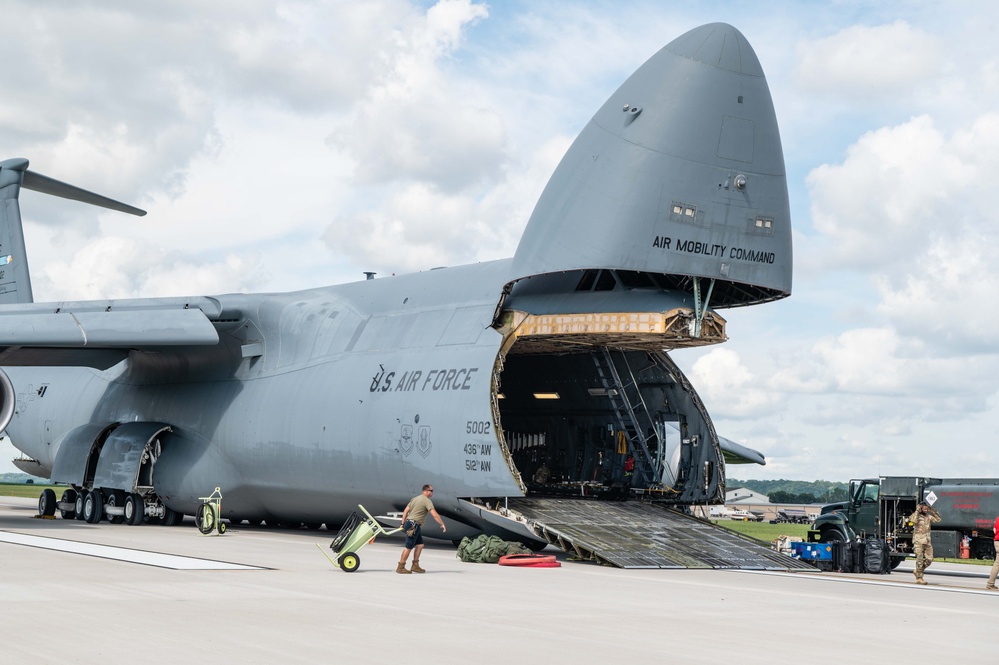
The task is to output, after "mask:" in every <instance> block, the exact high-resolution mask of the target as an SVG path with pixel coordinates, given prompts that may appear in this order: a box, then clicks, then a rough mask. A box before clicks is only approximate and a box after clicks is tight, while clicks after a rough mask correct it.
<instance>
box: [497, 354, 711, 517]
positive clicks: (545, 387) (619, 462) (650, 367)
mask: <svg viewBox="0 0 999 665" xmlns="http://www.w3.org/2000/svg"><path fill="white" fill-rule="evenodd" d="M517 347H518V344H515V345H514V346H513V347H512V348H511V349H510V351H509V353H508V354H507V356H506V358H505V361H504V366H503V370H502V374H501V375H500V380H499V395H498V400H497V402H498V407H499V412H500V420H501V426H502V430H503V433H504V437H505V440H506V444H507V446H508V448H509V450H510V453H511V455H512V458H513V461H514V463H515V465H516V466H517V469H518V470H519V471H520V474H521V477H522V479H523V481H524V483H525V485H526V486H527V489H528V493H529V495H530V496H547V497H555V496H564V497H571V496H585V497H597V498H607V499H623V498H626V497H627V496H628V495H631V494H635V493H648V494H649V495H654V496H656V497H657V498H659V499H662V500H664V501H666V502H669V503H678V504H680V503H684V504H687V503H694V502H701V501H705V500H706V499H707V500H710V499H712V498H714V497H713V495H714V494H715V493H716V492H717V486H718V481H719V480H720V478H719V475H720V474H721V473H723V471H722V469H720V468H719V466H720V465H719V463H718V462H719V460H718V459H717V458H716V454H717V453H716V451H717V445H714V446H712V445H711V438H712V437H714V436H715V435H714V431H713V428H712V427H711V425H710V421H709V420H707V414H706V413H705V412H704V411H703V407H702V406H701V405H700V404H699V400H697V399H696V395H693V394H692V391H688V389H687V388H688V386H689V384H686V379H685V378H683V375H682V373H680V372H679V369H678V368H676V366H675V365H674V364H673V363H672V360H670V359H669V357H668V356H667V355H666V354H665V353H663V352H650V351H626V350H621V349H614V348H608V347H597V348H591V349H589V350H585V351H575V352H564V353H553V352H548V353H534V352H530V350H531V349H530V347H529V346H527V345H525V347H524V348H525V349H526V352H524V351H520V350H519V349H518V348H517ZM519 351H520V352H519ZM722 482H724V481H723V480H722Z"/></svg>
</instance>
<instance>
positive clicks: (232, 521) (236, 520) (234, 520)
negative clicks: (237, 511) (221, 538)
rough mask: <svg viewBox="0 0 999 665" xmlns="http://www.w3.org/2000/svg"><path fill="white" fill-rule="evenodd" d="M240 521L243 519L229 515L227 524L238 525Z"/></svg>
mask: <svg viewBox="0 0 999 665" xmlns="http://www.w3.org/2000/svg"><path fill="white" fill-rule="evenodd" d="M242 523H243V520H241V519H240V518H238V517H230V518H229V526H239V525H240V524H242Z"/></svg>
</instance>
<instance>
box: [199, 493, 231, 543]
mask: <svg viewBox="0 0 999 665" xmlns="http://www.w3.org/2000/svg"><path fill="white" fill-rule="evenodd" d="M198 498H199V499H201V500H202V501H204V503H202V504H201V505H200V506H198V512H197V513H195V515H194V522H195V523H196V524H197V525H198V531H200V532H201V533H203V534H205V535H206V536H207V535H209V534H211V533H212V532H213V531H216V532H217V533H218V534H219V535H220V536H221V535H222V534H223V533H225V522H223V521H222V489H221V488H219V487H216V488H215V491H214V492H212V495H211V496H202V497H198Z"/></svg>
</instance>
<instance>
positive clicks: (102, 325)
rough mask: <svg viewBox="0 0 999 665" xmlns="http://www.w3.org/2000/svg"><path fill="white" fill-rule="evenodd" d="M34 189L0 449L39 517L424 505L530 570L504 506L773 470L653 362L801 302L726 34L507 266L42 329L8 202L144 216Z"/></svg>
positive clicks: (732, 41)
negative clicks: (27, 482) (516, 553)
mask: <svg viewBox="0 0 999 665" xmlns="http://www.w3.org/2000/svg"><path fill="white" fill-rule="evenodd" d="M27 167H28V162H27V160H24V159H9V160H7V161H3V162H0V199H2V204H3V205H2V208H0V211H2V212H0V224H2V229H0V233H2V235H0V256H2V257H3V258H2V259H0V260H2V262H3V263H4V264H5V265H2V266H0V302H2V303H3V304H2V305H0V368H2V371H0V429H4V430H5V431H6V433H7V435H8V436H9V437H10V439H11V441H12V442H13V444H14V445H15V446H16V447H17V448H18V449H20V450H21V451H23V452H24V453H25V455H26V456H27V457H26V458H23V459H21V460H19V461H18V465H19V466H20V468H22V469H23V470H25V471H28V472H30V473H32V474H35V475H38V476H42V477H47V478H50V479H51V480H52V481H56V482H59V483H65V484H66V485H67V486H68V488H67V489H66V490H65V491H64V492H63V493H62V495H61V497H59V498H58V499H57V498H56V496H55V495H54V494H53V493H52V492H51V491H49V492H46V493H45V494H43V496H42V497H41V499H40V501H39V509H40V510H41V511H42V512H43V513H46V514H53V513H54V512H55V511H57V510H58V511H59V512H61V514H62V516H63V517H64V518H73V517H75V518H77V519H85V520H86V521H88V522H98V521H100V520H101V519H102V518H104V517H106V518H107V519H109V520H110V521H111V522H126V523H128V524H140V523H142V522H143V521H147V522H148V521H153V520H158V521H161V522H163V523H166V524H172V523H175V522H177V521H178V520H179V519H182V518H183V516H184V515H185V514H187V515H191V514H195V513H196V511H197V510H198V509H199V506H201V505H202V502H201V499H200V497H205V496H208V495H209V494H211V493H212V491H213V489H214V488H216V487H219V488H221V492H222V493H223V495H224V500H223V501H222V512H223V514H222V515H221V516H219V517H222V518H225V519H228V520H230V521H231V522H235V523H239V522H240V521H242V520H248V521H250V522H251V523H254V522H258V521H262V520H266V521H267V522H268V523H272V522H276V523H284V524H292V525H301V524H304V525H307V526H317V525H321V524H323V523H326V524H327V525H328V526H330V527H332V528H336V526H338V525H339V524H340V523H342V522H343V521H344V520H345V519H346V518H347V517H348V515H349V514H350V513H351V512H352V511H353V510H354V509H355V507H356V506H357V504H358V503H361V504H364V506H365V507H366V508H367V509H368V510H369V511H371V512H372V513H373V514H378V513H383V514H388V513H391V512H393V511H399V510H401V509H402V508H403V506H404V505H405V504H406V502H407V501H408V499H409V498H410V497H411V496H412V495H414V494H415V493H417V492H418V491H419V488H420V486H421V485H422V484H424V483H432V484H433V485H434V488H435V490H436V492H435V497H434V501H435V504H436V507H437V509H438V511H439V513H440V514H441V515H442V516H444V518H445V519H446V520H447V527H448V530H447V534H446V537H448V538H460V537H462V536H463V535H471V534H476V533H480V532H487V533H497V534H501V535H504V536H506V537H508V538H510V539H517V540H523V541H525V542H529V543H531V542H533V544H538V543H539V542H541V544H543V542H542V538H541V537H540V536H538V534H537V533H536V532H534V531H531V529H530V528H528V527H527V526H525V525H524V522H523V521H518V520H516V519H514V518H512V517H511V516H510V513H509V511H506V510H504V508H505V507H506V506H507V502H508V501H513V500H518V501H521V502H522V503H521V505H523V501H525V500H527V501H529V500H531V499H532V498H536V497H556V498H559V497H562V498H572V497H580V498H587V497H589V498H618V499H620V498H626V497H629V496H631V497H634V496H642V497H644V498H647V499H653V500H656V501H660V502H663V503H665V504H668V505H674V506H686V505H690V504H695V503H699V504H704V503H721V502H722V501H723V499H724V484H725V469H724V460H725V457H726V456H728V457H729V458H730V459H731V460H737V459H738V460H743V461H753V462H758V463H762V462H763V457H762V455H760V454H759V453H757V452H756V451H753V450H750V449H748V448H744V447H742V446H739V445H738V444H735V443H733V442H730V441H727V440H725V439H722V438H720V437H719V436H718V435H717V434H716V432H715V430H714V427H713V425H712V422H711V419H710V417H709V415H708V413H707V411H706V410H705V408H704V406H703V404H702V403H701V401H700V399H699V398H698V396H697V393H696V392H695V390H694V387H693V386H692V385H691V383H690V382H689V381H688V379H687V378H686V377H685V376H684V374H683V373H682V372H681V371H680V369H679V368H678V367H677V365H676V364H675V363H674V362H673V360H672V359H671V358H670V356H669V355H668V352H670V351H672V350H674V349H683V348H687V347H697V346H702V345H707V344H716V343H719V342H723V341H724V340H725V339H726V333H725V320H724V319H723V318H722V317H721V316H720V315H719V314H718V313H717V311H718V310H719V309H723V308H728V307H738V306H744V305H754V304H758V303H764V302H768V301H772V300H777V299H780V298H784V297H786V296H788V295H789V294H790V292H791V220H790V216H789V209H788V196H787V185H786V180H785V171H784V159H783V154H782V151H781V143H780V136H779V133H778V128H777V120H776V116H775V113H774V108H773V103H772V101H771V97H770V91H769V88H768V86H767V81H766V78H765V77H764V74H763V70H762V68H761V67H760V63H759V61H758V59H757V57H756V54H755V53H754V51H753V49H752V48H751V47H750V45H749V44H748V42H747V41H746V39H745V38H744V37H743V35H742V34H741V33H739V32H738V31H737V30H736V29H735V28H733V27H731V26H729V25H725V24H710V25H705V26H702V27H699V28H696V29H694V30H691V31H690V32H687V33H686V34H684V35H682V36H681V37H679V38H678V39H676V40H674V41H673V42H671V43H670V44H669V45H667V46H666V47H665V48H663V49H662V50H661V51H659V52H658V53H656V54H655V55H654V56H652V58H651V59H649V60H648V61H647V62H646V63H645V64H644V65H642V66H641V67H640V68H639V69H638V70H637V71H636V72H635V73H634V74H633V75H632V76H631V77H630V78H628V79H627V80H626V81H625V82H624V84H623V85H622V86H621V87H620V88H619V89H618V90H616V91H615V92H614V93H613V94H612V95H611V96H610V98H609V99H608V100H607V102H606V103H605V104H604V105H603V106H602V107H601V108H600V109H599V110H598V111H597V113H596V114H595V115H594V116H593V118H592V120H590V122H589V123H588V124H587V125H586V127H585V128H584V129H583V130H582V132H581V133H580V134H579V136H578V137H577V138H576V140H575V142H574V143H573V144H572V146H571V147H570V148H569V150H568V152H567V153H566V155H565V157H564V158H563V159H562V161H561V163H560V164H559V165H558V167H557V169H556V170H555V172H554V174H553V175H552V177H551V179H550V181H549V182H548V185H547V187H546V188H545V189H544V192H543V194H542V195H541V198H540V199H539V201H538V203H537V206H536V207H535V209H534V211H533V214H532V215H531V217H530V220H529V221H528V223H527V227H526V229H525V231H524V234H523V237H522V239H521V241H520V244H519V246H518V248H517V251H516V254H515V256H514V257H513V258H512V259H507V260H500V261H491V262H485V263H477V264H473V265H466V266H460V267H449V268H440V269H433V270H428V271H426V272H420V273H417V274H411V275H404V276H398V277H391V278H382V279H370V278H369V279H367V280H361V281H358V282H356V283H350V284H343V285H339V286H329V287H322V288H315V289H310V290H305V291H298V292H293V293H265V294H228V295H219V296H199V297H189V298H179V297H171V298H155V299H133V300H106V301H84V302H52V303H34V302H33V299H32V294H31V283H30V278H29V272H28V264H27V255H26V251H25V247H24V241H23V236H22V232H21V219H20V211H19V204H18V196H19V192H20V189H21V188H22V187H23V188H26V189H31V190H35V191H40V192H44V193H48V194H54V195H57V196H63V197H66V198H70V199H76V200H78V201H83V202H86V203H92V204H96V205H103V206H105V207H110V208H113V209H117V210H121V211H124V212H131V213H136V214H141V213H142V211H140V210H137V209H135V208H131V207H130V206H126V205H124V204H119V203H117V202H115V201H112V200H110V199H106V198H103V197H100V196H97V195H95V194H91V193H89V192H86V191H84V190H81V189H78V188H76V187H73V186H70V185H67V184H65V183H61V182H59V181H57V180H54V179H51V178H48V177H46V176H42V175H39V174H37V173H35V172H33V171H31V170H28V168H27ZM497 508H498V509H499V510H497ZM431 527H433V528H436V527H434V526H433V525H430V526H428V530H427V535H430V536H433V535H434V531H433V530H432V528H431Z"/></svg>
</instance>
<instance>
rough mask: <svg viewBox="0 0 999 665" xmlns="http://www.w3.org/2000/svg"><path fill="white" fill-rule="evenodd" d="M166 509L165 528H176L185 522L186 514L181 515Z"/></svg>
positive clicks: (164, 516)
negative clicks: (175, 526)
mask: <svg viewBox="0 0 999 665" xmlns="http://www.w3.org/2000/svg"><path fill="white" fill-rule="evenodd" d="M164 509H165V510H164V512H163V526H174V525H176V524H180V523H181V522H183V521H184V513H179V512H177V511H176V510H173V509H171V508H166V507H165V506H164Z"/></svg>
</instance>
